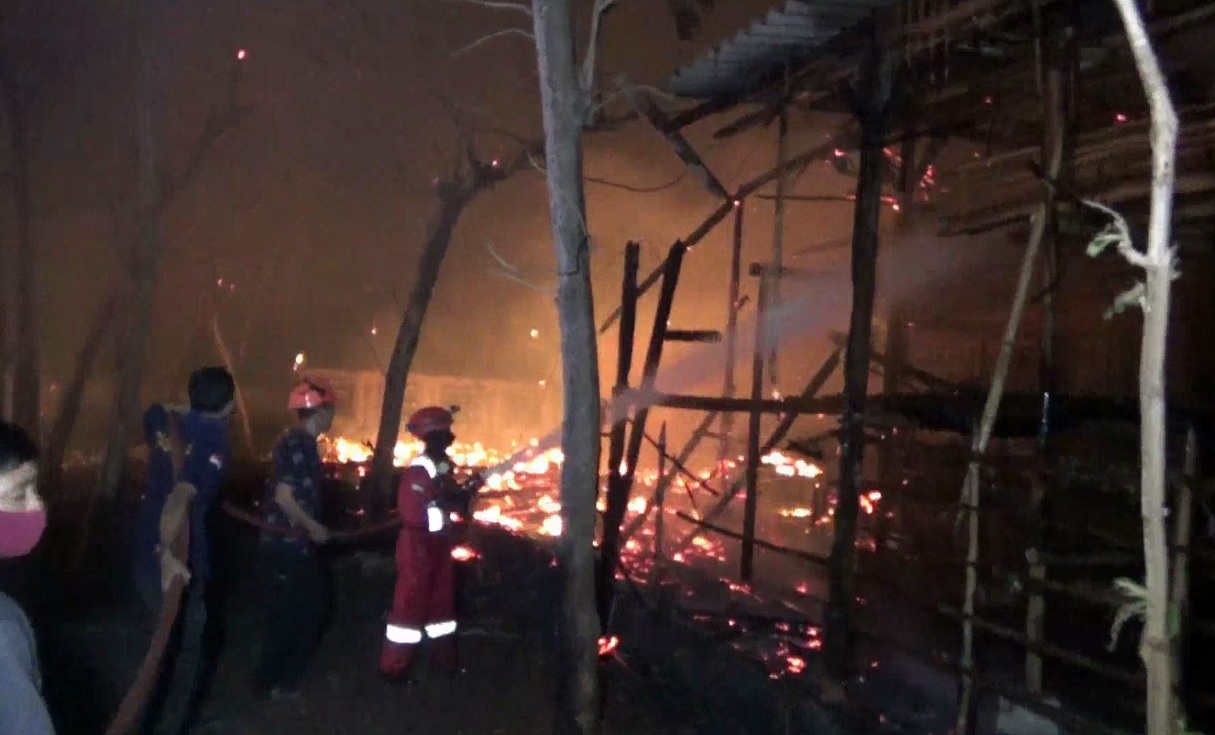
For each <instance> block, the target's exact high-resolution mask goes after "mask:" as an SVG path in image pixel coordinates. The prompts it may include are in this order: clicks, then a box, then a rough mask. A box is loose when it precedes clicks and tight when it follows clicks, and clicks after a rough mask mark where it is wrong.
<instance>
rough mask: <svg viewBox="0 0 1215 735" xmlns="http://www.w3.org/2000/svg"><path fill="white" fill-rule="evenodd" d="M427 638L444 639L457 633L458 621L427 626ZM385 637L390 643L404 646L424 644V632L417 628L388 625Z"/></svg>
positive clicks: (446, 621) (447, 621)
mask: <svg viewBox="0 0 1215 735" xmlns="http://www.w3.org/2000/svg"><path fill="white" fill-rule="evenodd" d="M425 630H426V637H427V638H432V639H433V638H442V637H444V636H449V635H451V634H453V633H455V632H456V621H454V620H445V621H443V622H441V623H431V624H429V625H427V626H426V629H425ZM384 637H385V638H387V639H388V642H389V643H398V644H402V645H411V644H415V643H421V642H422V631H421V630H418V629H417V628H408V627H406V626H403V625H392V624H391V623H390V624H389V625H388V627H387V629H386V630H385V631H384Z"/></svg>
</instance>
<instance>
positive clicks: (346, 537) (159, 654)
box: [105, 452, 497, 735]
mask: <svg viewBox="0 0 1215 735" xmlns="http://www.w3.org/2000/svg"><path fill="white" fill-rule="evenodd" d="M174 454H175V455H177V453H176V452H175V453H174ZM174 460H175V461H174V465H175V469H177V468H178V467H180V464H179V457H178V456H175V457H174ZM480 484H481V477H480V476H474V477H473V478H472V479H471V480H469V482H468V483H466V485H465V487H466V488H467V489H469V490H471V491H472V492H473V493H476V490H477V489H478V488H479V487H480ZM485 495H487V496H489V495H491V493H486V494H485ZM492 495H497V493H492ZM474 497H476V496H475V495H474ZM221 508H222V509H223V512H224V513H226V514H227V515H228V516H230V517H232V518H235V519H236V520H238V521H241V522H243V523H246V524H248V525H250V526H253V527H254V528H257V529H260V530H261V531H264V532H267V533H272V534H277V535H281V536H293V537H300V536H304V535H306V533H307V532H306V531H304V529H302V528H297V527H292V526H276V525H272V524H270V523H267V522H265V521H264V520H262V519H261V518H260V517H259V516H257V515H255V514H253V513H250V512H249V511H247V510H244V509H242V508H239V507H237V506H236V505H235V504H233V503H231V502H229V501H224V502H223V504H222V505H221ZM400 526H401V518H400V516H399V515H396V511H393V513H392V514H390V516H389V518H388V519H387V520H385V521H382V522H380V523H376V524H374V525H371V526H366V527H364V528H358V529H352V530H348V531H335V532H333V534H332V535H331V537H330V538H331V539H332V540H334V541H347V542H349V541H359V540H362V539H365V538H369V537H371V536H375V535H378V534H381V533H384V532H385V531H389V530H392V529H395V528H398V527H400ZM172 549H173V554H174V555H175V556H176V557H177V558H178V559H181V560H182V561H183V563H185V562H186V561H188V558H189V549H190V524H189V523H185V524H183V525H182V529H181V532H180V533H179V534H178V536H177V540H176V541H174V542H173V545H172ZM185 588H186V583H185V580H183V579H182V578H181V577H180V576H176V577H174V578H173V580H172V581H171V582H170V583H169V588H168V589H167V590H165V592H164V596H163V597H162V598H161V603H160V614H159V615H158V617H157V619H156V630H155V632H154V633H153V634H152V641H151V643H150V644H149V645H148V652H147V653H146V654H144V657H143V662H142V663H141V664H140V665H139V670H138V671H137V672H136V674H135V681H134V682H132V683H131V688H130V689H128V690H127V693H126V695H125V696H124V697H123V699H122V703H121V704H119V706H118V712H117V713H116V714H115V715H114V719H113V720H112V721H111V722H110V726H109V727H108V728H106V731H105V733H106V735H128V734H129V733H131V732H132V731H133V730H134V729H135V727H136V725H138V723H139V720H140V718H141V717H142V716H143V713H144V710H145V709H146V708H147V706H148V700H149V699H150V698H151V696H152V691H153V689H154V688H155V686H156V681H157V678H158V677H159V676H160V667H161V663H162V661H163V659H164V654H165V648H166V647H167V646H168V644H169V635H170V634H171V633H172V631H173V625H174V623H176V622H177V615H178V613H179V612H180V610H181V598H182V594H183V593H184V592H185Z"/></svg>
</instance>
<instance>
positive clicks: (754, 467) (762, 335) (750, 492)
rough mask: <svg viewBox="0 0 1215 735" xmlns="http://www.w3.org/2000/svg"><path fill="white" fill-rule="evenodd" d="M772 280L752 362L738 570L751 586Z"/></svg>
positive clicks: (764, 279) (764, 285)
mask: <svg viewBox="0 0 1215 735" xmlns="http://www.w3.org/2000/svg"><path fill="white" fill-rule="evenodd" d="M770 277H771V276H770V275H769V274H768V273H767V272H761V273H760V275H759V307H758V308H759V316H758V318H757V319H756V323H755V354H754V355H753V356H752V360H751V401H752V402H753V405H752V407H751V412H750V416H749V417H748V421H747V471H746V481H747V494H746V497H745V504H744V506H743V539H742V553H741V554H740V555H739V570H738V577H739V579H740V580H741V581H742V583H743V584H750V582H751V574H752V572H753V571H754V570H753V565H754V562H755V515H756V512H757V510H758V507H757V506H758V503H759V487H758V485H759V459H760V456H761V455H760V446H759V430H760V421H761V419H762V418H763V412H762V409H761V408H760V406H759V402H760V399H762V398H763V394H764V353H765V352H766V346H767V344H768V342H769V339H768V331H769V330H770V325H768V324H765V323H764V318H765V317H766V316H767V307H768V289H769V287H770V284H769V282H768V279H769V278H770Z"/></svg>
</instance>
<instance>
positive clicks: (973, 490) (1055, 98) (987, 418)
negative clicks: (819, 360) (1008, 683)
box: [956, 85, 1063, 735]
mask: <svg viewBox="0 0 1215 735" xmlns="http://www.w3.org/2000/svg"><path fill="white" fill-rule="evenodd" d="M1056 86H1057V85H1052V86H1051V87H1049V88H1048V89H1047V93H1048V95H1049V99H1050V101H1049V102H1048V105H1054V106H1057V105H1059V104H1060V102H1061V100H1060V96H1061V95H1060V91H1061V90H1059V89H1057V88H1056ZM1054 117H1056V116H1052V118H1054ZM1062 163H1063V136H1061V135H1052V136H1051V151H1050V157H1049V163H1048V164H1047V169H1046V170H1047V173H1048V180H1049V181H1051V182H1053V181H1055V179H1056V178H1057V177H1058V175H1059V169H1060V166H1061V165H1062ZM1049 207H1050V202H1049V201H1048V197H1047V196H1044V197H1043V199H1042V202H1041V203H1040V204H1039V205H1038V210H1037V211H1036V212H1035V213H1034V218H1033V227H1032V229H1031V231H1030V235H1029V241H1028V242H1027V243H1026V245H1025V255H1024V256H1023V257H1022V259H1021V272H1020V275H1019V276H1018V278H1017V287H1016V291H1015V292H1014V294H1013V301H1012V308H1011V310H1010V311H1009V314H1008V323H1007V325H1006V326H1005V328H1004V337H1003V340H1002V341H1001V343H1000V352H999V355H998V356H997V358H996V364H995V369H994V370H993V373H992V381H991V387H990V388H989V389H988V392H987V401H986V402H985V404H984V406H983V416H982V419H981V420H980V423H979V430H978V431H977V432H975V436H974V440H973V442H972V443H971V456H972V458H971V460H970V464H969V465H968V467H967V469H966V482H965V485H964V486H963V490H962V509H963V510H964V512H965V513H966V516H967V545H966V586H965V593H964V596H963V603H962V604H963V613H964V614H965V615H966V616H967V617H966V618H965V619H964V622H963V625H962V655H961V664H962V667H963V668H965V669H970V668H973V667H974V623H973V617H972V616H973V615H974V610H975V592H976V590H977V588H978V563H979V513H978V510H979V506H980V500H981V498H980V492H979V467H980V460H981V458H982V457H983V455H984V454H985V453H986V452H987V444H988V442H989V441H990V439H991V433H992V429H993V427H994V426H995V423H996V417H997V416H998V415H999V411H1000V399H1001V398H1002V397H1003V395H1004V383H1005V381H1006V380H1007V378H1008V369H1009V366H1010V365H1011V364H1012V353H1013V348H1014V347H1015V345H1016V342H1017V334H1018V332H1019V331H1020V328H1021V318H1022V316H1023V315H1024V313H1025V303H1026V301H1027V300H1028V297H1029V286H1030V283H1031V282H1032V280H1033V274H1034V265H1035V264H1036V263H1037V260H1038V251H1039V249H1040V248H1041V245H1042V238H1043V236H1044V235H1045V234H1046V224H1047V219H1048V216H1047V215H1048V212H1049ZM958 702H959V704H958V717H957V729H956V732H957V733H958V734H959V735H967V733H969V732H970V727H971V725H972V724H973V716H974V702H975V687H974V680H973V678H972V677H971V676H970V675H969V674H964V675H963V676H962V694H961V697H960V698H959V700H958Z"/></svg>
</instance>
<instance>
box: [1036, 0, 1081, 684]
mask: <svg viewBox="0 0 1215 735" xmlns="http://www.w3.org/2000/svg"><path fill="white" fill-rule="evenodd" d="M1034 20H1035V26H1036V27H1037V43H1036V47H1037V54H1036V57H1037V65H1038V74H1037V78H1038V90H1039V95H1040V99H1041V100H1042V105H1041V108H1042V119H1043V120H1044V121H1045V122H1046V125H1045V129H1044V130H1043V136H1042V148H1041V151H1042V157H1043V159H1045V158H1046V157H1047V156H1049V155H1050V151H1051V149H1052V146H1053V145H1054V142H1053V138H1052V136H1058V137H1059V138H1060V139H1061V143H1060V148H1061V151H1062V155H1061V158H1060V164H1059V173H1058V174H1056V178H1058V177H1059V176H1064V175H1066V174H1065V173H1064V171H1065V170H1066V169H1067V168H1070V161H1066V162H1065V161H1064V160H1063V159H1064V158H1066V157H1067V154H1068V153H1069V152H1070V150H1071V146H1069V145H1068V140H1069V137H1070V133H1071V127H1072V126H1071V124H1070V123H1071V113H1072V110H1071V107H1070V100H1071V97H1072V94H1071V93H1072V85H1071V84H1070V81H1071V79H1072V75H1071V74H1070V73H1069V72H1070V69H1069V68H1068V67H1067V66H1066V65H1067V64H1070V63H1071V62H1073V60H1074V54H1072V53H1069V51H1070V50H1072V49H1074V44H1071V43H1069V40H1070V39H1071V38H1072V35H1073V34H1072V33H1071V32H1070V31H1071V30H1072V29H1070V28H1069V29H1058V30H1050V31H1048V30H1045V29H1044V27H1043V24H1042V23H1043V21H1042V16H1041V11H1040V9H1039V8H1037V7H1036V6H1035V8H1034ZM1046 203H1047V207H1046V217H1047V224H1046V231H1045V233H1044V235H1043V239H1044V242H1043V253H1042V278H1041V282H1042V289H1043V290H1042V310H1043V327H1042V351H1041V353H1040V360H1039V364H1038V383H1039V390H1041V391H1042V413H1041V418H1040V422H1039V428H1038V452H1039V455H1040V459H1042V460H1045V461H1047V462H1049V461H1050V458H1051V457H1052V456H1053V452H1052V445H1051V400H1052V398H1053V397H1054V395H1055V391H1056V390H1057V387H1058V386H1057V383H1058V364H1057V361H1056V357H1057V356H1056V344H1055V343H1056V324H1055V286H1056V280H1057V278H1058V272H1059V251H1058V247H1059V218H1058V211H1057V208H1056V206H1055V205H1056V197H1055V187H1054V186H1051V185H1049V184H1048V186H1047V188H1046ZM1031 482H1032V484H1031V492H1032V495H1031V498H1030V514H1031V517H1032V519H1033V520H1032V523H1033V528H1032V530H1031V537H1032V538H1031V546H1030V548H1029V549H1027V550H1026V553H1025V557H1026V561H1027V562H1028V567H1029V568H1028V578H1029V581H1030V589H1031V592H1030V598H1029V602H1028V604H1027V605H1026V610H1025V635H1026V637H1027V638H1028V639H1029V640H1030V641H1031V642H1041V641H1042V640H1044V638H1045V636H1046V600H1045V598H1044V597H1043V596H1042V587H1041V585H1040V584H1035V583H1040V582H1043V581H1045V579H1046V563H1045V561H1044V559H1043V553H1042V552H1043V546H1044V545H1045V525H1044V524H1045V521H1046V513H1047V493H1048V490H1049V487H1050V484H1049V481H1048V480H1047V478H1046V477H1044V476H1042V475H1041V474H1040V473H1036V474H1035V475H1034V476H1033V478H1032V480H1031ZM1042 677H1043V671H1042V658H1041V656H1039V655H1037V654H1036V653H1034V652H1029V653H1028V655H1027V656H1026V658H1025V684H1026V687H1027V688H1028V689H1029V691H1030V692H1032V693H1034V694H1041V693H1042V687H1043V681H1042Z"/></svg>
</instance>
